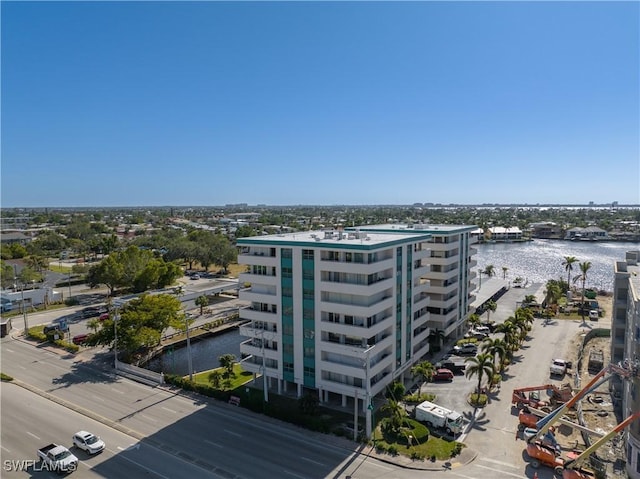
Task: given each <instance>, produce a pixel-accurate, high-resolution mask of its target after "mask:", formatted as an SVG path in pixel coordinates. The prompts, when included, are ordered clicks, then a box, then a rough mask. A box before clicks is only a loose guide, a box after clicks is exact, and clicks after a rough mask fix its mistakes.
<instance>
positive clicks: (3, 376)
mask: <svg viewBox="0 0 640 479" xmlns="http://www.w3.org/2000/svg"><path fill="white" fill-rule="evenodd" d="M0 381H13V378H12V377H11V376H9V375H8V374H5V373H0Z"/></svg>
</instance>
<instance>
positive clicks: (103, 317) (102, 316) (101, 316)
mask: <svg viewBox="0 0 640 479" xmlns="http://www.w3.org/2000/svg"><path fill="white" fill-rule="evenodd" d="M105 319H109V313H103V314H101V315H100V317H99V318H98V320H99V321H104V320H105Z"/></svg>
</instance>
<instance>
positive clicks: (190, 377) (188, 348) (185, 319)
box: [184, 314, 193, 381]
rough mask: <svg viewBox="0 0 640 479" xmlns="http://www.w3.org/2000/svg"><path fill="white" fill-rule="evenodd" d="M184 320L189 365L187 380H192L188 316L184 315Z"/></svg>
mask: <svg viewBox="0 0 640 479" xmlns="http://www.w3.org/2000/svg"><path fill="white" fill-rule="evenodd" d="M184 321H185V323H186V326H187V362H188V365H189V381H193V362H192V360H191V338H190V337H189V318H188V317H187V315H186V314H185V315H184Z"/></svg>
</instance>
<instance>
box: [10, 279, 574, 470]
mask: <svg viewBox="0 0 640 479" xmlns="http://www.w3.org/2000/svg"><path fill="white" fill-rule="evenodd" d="M523 293H526V294H530V292H529V291H523ZM512 299H513V298H510V297H508V298H505V301H512ZM514 307H515V305H514ZM511 311H513V310H511ZM495 316H496V313H494V314H493V315H492V319H496V320H498V319H499V318H497V317H495ZM72 327H73V326H72ZM578 330H579V322H574V321H559V322H555V323H554V322H552V323H550V324H548V325H545V324H544V323H543V322H541V321H540V320H536V322H535V324H534V329H533V331H532V333H531V335H530V339H529V340H528V341H527V343H526V344H525V347H524V348H523V349H521V350H520V351H519V352H518V353H517V355H516V358H515V361H514V363H513V364H512V365H511V366H510V367H509V369H508V371H507V374H506V376H505V383H504V384H503V386H502V388H501V390H500V392H499V393H498V394H497V395H495V396H492V397H491V402H490V404H489V405H488V406H487V407H486V408H484V410H482V411H480V412H479V415H478V416H477V419H476V420H475V422H474V424H473V427H472V428H471V429H470V430H469V431H468V433H467V434H465V435H464V437H463V438H462V440H463V442H464V443H465V444H466V445H467V446H468V447H469V448H471V449H473V450H475V451H477V452H478V455H477V457H476V459H475V460H474V461H473V462H471V463H470V464H468V465H466V466H461V467H457V468H454V469H451V470H448V471H441V472H440V471H438V472H429V473H428V474H429V477H434V478H436V479H437V478H440V477H442V478H445V477H452V476H453V477H460V478H464V479H482V478H485V477H489V476H496V477H501V478H502V477H505V478H506V477H515V478H524V477H528V478H531V477H533V470H532V469H530V467H529V466H528V465H527V463H526V461H525V460H524V458H523V449H524V444H523V442H522V441H516V440H515V431H516V427H517V418H516V417H515V416H514V415H513V414H512V411H511V408H510V396H511V390H512V389H513V388H514V387H519V386H525V385H532V384H544V383H547V382H549V377H548V364H549V362H550V360H551V358H553V357H555V356H562V355H563V354H564V351H565V348H566V346H567V344H568V342H569V341H570V339H571V337H572V336H573V334H574V333H576V332H578ZM1 354H2V358H1V359H2V370H3V372H4V373H7V374H9V375H11V376H13V377H15V378H17V379H19V380H20V381H22V382H24V383H26V384H27V385H29V387H30V388H31V389H32V390H33V391H36V392H38V394H39V395H35V394H33V393H31V392H27V391H24V390H22V389H21V388H19V387H17V386H16V385H7V384H3V385H2V411H1V412H2V426H3V427H2V448H3V449H2V452H3V460H4V459H25V458H34V457H35V450H36V449H37V448H38V447H41V446H42V445H44V444H46V443H49V442H55V441H67V443H69V441H70V437H71V434H73V433H74V432H76V430H78V429H80V428H84V427H86V428H92V429H90V430H92V432H97V433H99V434H100V435H101V436H103V438H105V439H106V441H107V447H108V449H109V450H108V451H105V453H104V454H102V455H100V456H99V457H96V458H82V461H83V463H82V467H83V468H84V467H86V468H87V476H86V477H92V476H90V475H88V474H89V471H90V472H91V473H93V474H97V476H96V477H124V475H123V474H122V473H121V469H120V468H122V467H125V468H126V467H127V464H129V463H131V464H134V465H136V467H133V465H131V466H130V468H131V470H129V469H126V470H127V473H126V477H131V478H136V477H225V478H228V479H231V478H238V479H241V478H246V479H249V478H254V477H267V478H269V477H278V478H282V477H284V478H298V479H302V478H310V479H314V478H344V477H346V476H347V475H350V476H352V477H353V478H354V479H356V478H358V479H374V478H376V479H377V478H380V479H386V478H389V479H391V478H396V479H414V478H417V477H424V476H425V474H427V473H425V471H415V470H411V469H403V468H399V467H398V466H396V465H394V464H389V463H386V462H383V461H379V460H377V459H375V458H372V457H369V456H367V455H366V454H364V452H365V451H362V453H360V452H359V451H357V445H355V444H354V443H352V442H350V441H346V440H345V439H343V438H337V437H334V436H330V435H321V434H316V433H311V432H309V431H304V430H301V429H299V428H296V427H292V426H290V425H288V424H284V423H281V422H278V421H274V420H271V419H270V418H267V417H264V416H261V415H256V414H253V413H251V412H249V411H247V410H244V409H241V408H235V407H232V406H229V405H227V404H224V403H220V402H216V401H213V400H209V399H205V398H200V397H189V396H186V395H182V394H177V393H176V392H175V391H171V390H168V389H164V388H158V387H155V388H154V387H149V386H146V385H142V384H138V383H135V382H132V381H130V380H128V379H125V378H121V377H116V376H114V375H113V374H112V372H111V370H109V369H102V365H103V364H106V363H109V364H110V359H111V358H110V357H109V361H102V360H103V359H104V358H106V357H108V352H106V351H104V352H99V351H98V352H96V351H94V350H88V351H83V352H81V353H80V354H77V355H75V356H74V355H67V354H64V353H61V352H60V351H56V352H53V351H50V350H48V349H47V348H37V347H34V345H33V344H31V343H26V342H24V341H21V340H16V339H12V338H4V339H3V340H2V348H1ZM556 382H557V383H558V384H560V383H561V381H558V380H556ZM474 384H475V382H474V381H472V380H468V379H466V378H464V377H461V376H456V379H455V380H454V382H453V383H440V384H432V385H429V386H428V387H429V388H430V389H431V388H434V391H435V392H436V394H437V395H438V401H439V402H442V403H443V404H447V405H450V404H455V405H456V407H458V405H459V407H460V409H461V410H464V411H465V412H467V413H468V414H472V413H473V409H471V408H470V406H468V404H466V402H465V393H464V391H467V390H469V391H470V390H471V389H472V388H473V386H474ZM14 390H20V391H19V392H18V393H14ZM21 394H23V395H24V394H27V396H21ZM29 395H30V396H29ZM41 396H44V397H41ZM13 398H15V399H13ZM42 401H44V402H42ZM36 403H37V404H36ZM31 404H34V406H33V407H32V406H31ZM465 407H466V409H462V408H465ZM43 414H44V415H45V416H46V417H41V415H43ZM21 421H22V422H21ZM85 425H86V426H85ZM27 431H28V432H30V433H31V434H27ZM36 431H39V432H40V434H39V433H38V432H36ZM41 431H46V434H45V433H43V432H41ZM32 435H35V436H37V438H36V437H33V436H32ZM80 454H81V453H80ZM25 455H26V456H25ZM131 461H135V462H131ZM159 465H160V466H161V467H158V466H159ZM81 470H82V471H84V469H81ZM119 471H120V473H119ZM176 471H180V473H177V472H176ZM187 471H188V472H187ZM32 472H33V471H32ZM183 472H184V473H183ZM11 474H15V476H13V475H12V476H10V477H25V475H26V474H27V473H17V472H11ZM39 474H40V473H37V474H33V475H39ZM158 474H159V475H158ZM176 474H177V475H176ZM187 474H188V475H187ZM538 474H539V478H540V479H547V478H551V477H552V471H551V470H545V469H540V470H539V471H538ZM82 477H85V475H84V474H83V475H82Z"/></svg>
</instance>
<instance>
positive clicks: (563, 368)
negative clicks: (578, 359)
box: [549, 359, 571, 376]
mask: <svg viewBox="0 0 640 479" xmlns="http://www.w3.org/2000/svg"><path fill="white" fill-rule="evenodd" d="M570 368H571V363H570V362H569V361H565V360H564V359H553V360H552V361H551V366H550V367H549V374H551V376H564V375H565V374H567V369H570Z"/></svg>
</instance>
